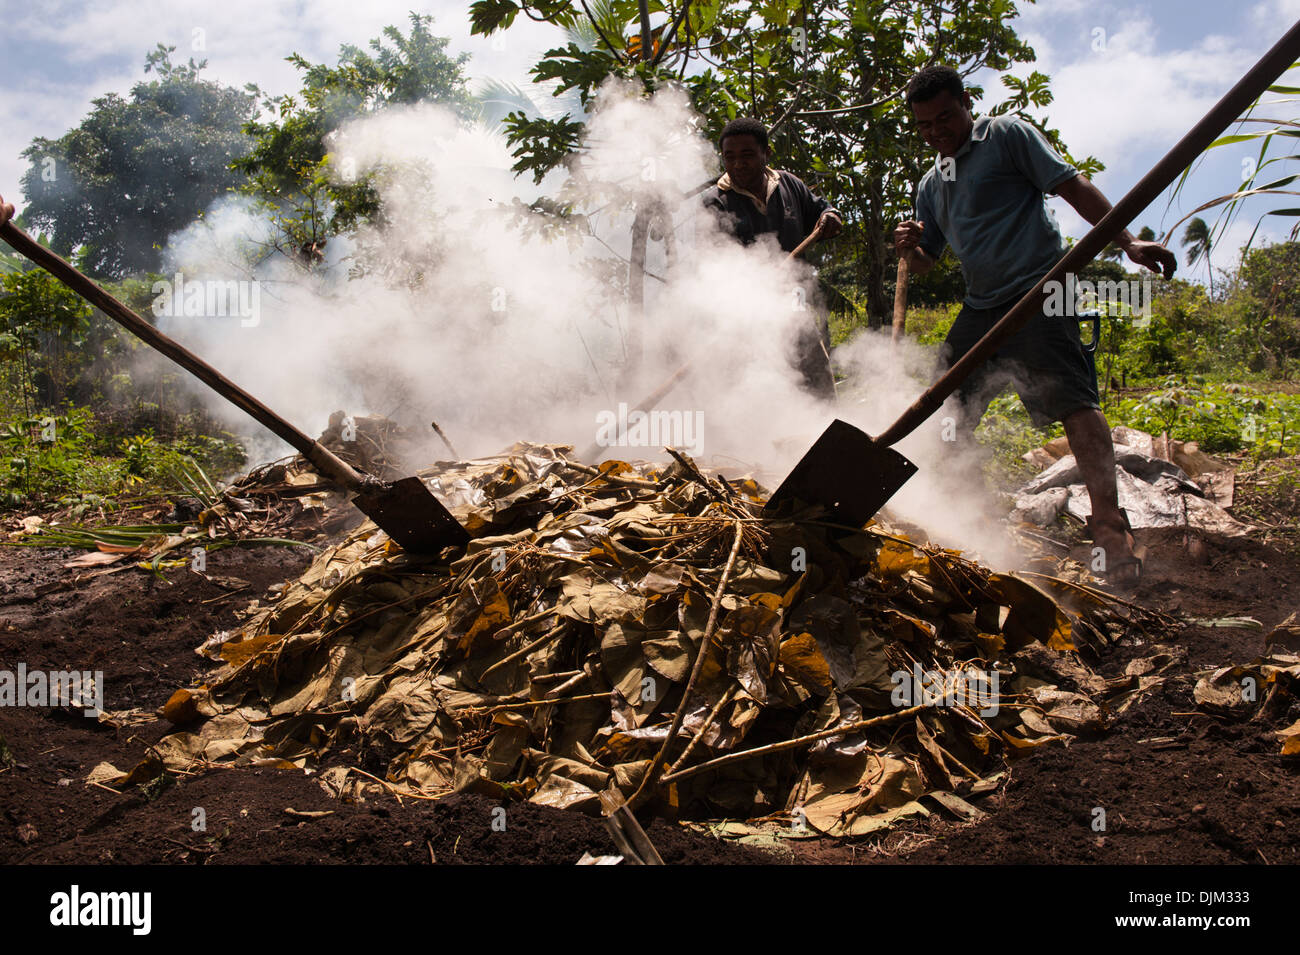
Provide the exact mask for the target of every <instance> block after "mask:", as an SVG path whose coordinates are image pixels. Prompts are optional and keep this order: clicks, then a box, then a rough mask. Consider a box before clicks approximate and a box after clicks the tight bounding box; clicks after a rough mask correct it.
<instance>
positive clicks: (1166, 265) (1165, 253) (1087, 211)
mask: <svg viewBox="0 0 1300 955" xmlns="http://www.w3.org/2000/svg"><path fill="white" fill-rule="evenodd" d="M1056 194H1057V195H1058V196H1060V197H1061V198H1062V199H1064V200H1065V201H1066V202H1068V203H1069V204H1070V205H1071V206H1073V207H1074V211H1075V212H1077V213H1079V215H1081V216H1083V218H1084V219H1085V220H1086V221H1087V222H1088V224H1089V225H1096V224H1097V223H1098V222H1100V221H1101V220H1102V219H1103V218H1105V216H1106V213H1108V212H1110V200H1109V199H1107V198H1106V197H1105V196H1104V195H1103V194H1102V191H1101V190H1100V189H1098V188H1097V187H1096V186H1094V185H1093V184H1092V181H1091V180H1090V179H1088V177H1086V176H1083V175H1078V176H1075V177H1074V178H1073V179H1070V180H1068V181H1066V182H1064V183H1062V184H1061V185H1060V186H1059V187H1058V188H1057V190H1056ZM1115 244H1116V245H1118V246H1119V247H1120V248H1121V249H1123V250H1124V251H1125V252H1127V253H1128V257H1129V258H1130V259H1132V260H1133V262H1135V263H1136V264H1138V265H1141V266H1144V267H1145V268H1148V269H1150V270H1151V271H1152V272H1160V273H1162V274H1163V275H1164V277H1165V278H1167V279H1168V278H1173V275H1174V270H1175V269H1176V268H1178V259H1177V258H1176V257H1175V256H1174V254H1173V253H1172V252H1170V251H1169V250H1168V249H1166V248H1165V247H1164V246H1163V245H1161V244H1160V243H1159V242H1146V241H1143V240H1142V239H1135V238H1134V237H1133V233H1131V232H1129V231H1128V229H1125V230H1124V231H1123V232H1121V233H1120V234H1119V237H1118V238H1116V239H1115Z"/></svg>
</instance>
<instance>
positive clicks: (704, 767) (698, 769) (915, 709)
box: [659, 703, 935, 784]
mask: <svg viewBox="0 0 1300 955" xmlns="http://www.w3.org/2000/svg"><path fill="white" fill-rule="evenodd" d="M934 705H935V704H933V703H927V704H922V705H920V706H909V707H908V708H907V709H905V710H898V711H896V712H894V713H886V714H885V715H884V716H874V717H872V718H871V719H869V720H858V721H857V722H856V723H846V724H844V725H843V726H832V727H831V728H830V729H826V730H822V731H821V732H819V733H809V734H808V735H807V736H800V737H797V738H795V739H787V740H783V741H782V742H780V743H769V744H768V745H767V746H757V747H755V748H754V749H747V750H743V751H741V752H739V753H728V754H727V755H726V756H719V757H718V758H717V759H711V760H709V761H708V762H706V763H698V764H697V765H695V766H689V767H687V768H686V769H683V770H680V771H679V772H675V773H669V774H668V775H667V776H664V777H663V778H662V779H660V780H659V782H660V784H664V783H675V782H678V781H679V780H682V779H688V778H689V777H691V776H695V775H697V774H699V773H703V772H707V771H708V770H710V769H717V768H718V767H720V766H725V765H727V764H728V763H738V762H741V761H742V760H746V759H749V758H751V757H753V756H766V755H767V754H769V753H781V752H784V751H785V750H787V749H798V748H799V747H800V746H803V745H805V744H806V743H815V742H817V741H818V740H819V739H830V738H831V737H832V736H847V735H848V734H849V733H856V732H858V731H859V730H864V729H869V728H871V727H872V726H880V725H881V724H883V723H888V722H890V721H892V720H897V719H901V718H902V717H904V716H910V715H912V714H913V713H920V712H921V711H922V710H928V709H933V708H934Z"/></svg>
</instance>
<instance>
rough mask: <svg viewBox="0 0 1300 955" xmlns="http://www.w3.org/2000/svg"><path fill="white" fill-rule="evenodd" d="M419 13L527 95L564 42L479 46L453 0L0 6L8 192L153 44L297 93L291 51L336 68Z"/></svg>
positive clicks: (120, 0)
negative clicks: (36, 141)
mask: <svg viewBox="0 0 1300 955" xmlns="http://www.w3.org/2000/svg"><path fill="white" fill-rule="evenodd" d="M413 8H414V9H415V10H416V12H419V13H431V14H433V16H434V22H433V32H434V33H435V35H438V36H446V37H448V38H449V39H450V41H451V42H450V44H449V46H448V53H449V54H451V55H453V56H454V55H456V54H458V53H462V52H464V53H469V54H470V55H471V59H470V61H469V63H468V64H467V65H466V74H467V76H468V77H470V78H471V79H477V78H482V77H487V76H491V77H494V78H498V79H502V80H506V81H509V82H513V83H516V84H518V85H520V86H527V84H528V81H529V77H528V69H529V68H530V67H531V66H532V65H533V63H535V62H536V61H537V60H538V59H539V58H540V57H541V54H542V53H543V52H544V51H545V50H546V49H548V48H549V47H550V46H552V45H556V37H557V35H558V32H557V31H556V30H555V29H554V28H553V27H549V26H546V25H544V24H538V23H534V22H532V21H530V20H528V19H527V18H526V17H519V18H518V19H517V20H516V22H515V24H514V25H513V26H512V27H511V28H510V29H509V30H508V31H505V32H504V33H501V34H499V35H498V36H496V37H495V38H492V39H489V38H486V37H471V36H470V33H469V15H468V6H467V5H466V4H464V3H455V2H451V0H436V2H427V0H426V2H424V3H418V4H417V3H412V2H411V0H368V2H366V3H357V2H355V0H312V2H311V3H310V4H305V3H285V2H266V0H223V2H222V3H220V4H214V3H211V2H210V0H46V2H42V3H40V4H24V5H22V6H19V5H18V4H17V3H16V2H10V0H0V22H4V23H5V39H6V47H7V53H6V56H7V58H8V61H9V62H8V63H7V64H6V66H5V67H4V68H0V71H3V72H0V75H3V76H5V78H6V84H5V85H6V96H5V97H4V99H3V101H0V124H2V125H0V128H3V129H4V130H5V146H4V148H3V150H0V194H2V195H5V196H6V197H9V198H13V199H20V198H21V197H20V195H19V189H18V182H19V179H20V178H21V176H22V174H23V172H24V171H25V170H26V168H27V167H26V164H25V163H24V162H22V161H21V160H20V159H19V158H18V153H19V152H21V150H22V149H23V148H25V147H26V146H27V144H28V143H30V142H31V140H32V138H33V137H35V136H48V137H51V138H55V137H58V136H60V135H62V134H63V133H64V132H65V131H67V130H68V129H70V128H72V127H73V126H75V125H76V124H77V123H79V122H80V121H81V119H82V117H84V116H85V115H86V113H87V112H89V110H90V109H91V100H92V99H93V98H95V97H97V96H101V95H103V94H104V93H107V92H110V91H111V92H118V93H122V94H125V93H127V92H128V91H129V90H130V88H131V86H132V85H133V84H135V83H136V82H139V81H140V80H142V79H144V78H145V77H144V74H143V73H142V67H143V64H144V57H145V54H146V53H147V52H149V50H151V49H152V48H153V46H154V44H155V43H158V42H163V43H165V44H167V45H174V46H175V47H176V52H175V54H174V55H173V59H175V60H178V61H182V62H183V61H184V60H186V59H189V58H191V57H193V58H194V59H196V60H203V59H206V60H207V61H208V68H207V70H206V71H205V73H204V75H205V76H207V77H208V78H210V79H213V80H216V81H218V82H222V83H226V84H229V85H232V86H236V87H241V88H242V87H243V86H244V84H246V83H249V82H253V83H256V84H258V85H259V86H260V87H261V88H262V89H263V90H264V91H266V92H268V93H270V94H272V95H276V94H281V93H289V92H293V91H295V90H297V89H298V86H299V73H298V71H297V70H296V69H294V67H293V66H292V65H291V64H289V63H287V62H285V59H284V58H285V57H287V56H288V55H289V54H290V53H301V54H302V55H303V56H304V57H306V58H307V59H308V60H310V61H312V62H327V63H331V64H332V63H334V62H335V60H336V57H337V54H338V49H339V47H340V46H341V45H342V44H344V43H350V44H353V45H356V46H359V47H362V48H364V47H365V46H366V44H367V43H368V42H369V41H370V40H371V39H372V38H374V37H377V36H379V35H380V32H381V31H382V30H383V28H384V27H386V26H388V25H395V26H397V27H399V28H401V29H402V30H403V31H405V30H406V29H407V28H408V27H409V13H410V11H411V10H412V9H413ZM29 51H31V52H29ZM36 51H39V52H36ZM19 77H22V78H23V79H21V80H20V79H19ZM545 98H546V97H539V99H545Z"/></svg>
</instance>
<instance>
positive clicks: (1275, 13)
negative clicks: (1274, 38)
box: [1250, 0, 1300, 26]
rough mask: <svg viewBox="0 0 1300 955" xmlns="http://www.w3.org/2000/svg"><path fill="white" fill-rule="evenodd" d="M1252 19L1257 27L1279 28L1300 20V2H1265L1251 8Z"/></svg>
mask: <svg viewBox="0 0 1300 955" xmlns="http://www.w3.org/2000/svg"><path fill="white" fill-rule="evenodd" d="M1250 18H1251V20H1253V21H1254V22H1255V25H1256V26H1278V25H1280V24H1283V23H1286V22H1287V21H1295V20H1298V19H1300V0H1264V2H1263V3H1257V4H1255V6H1253V7H1251V10H1250Z"/></svg>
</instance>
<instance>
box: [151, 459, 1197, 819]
mask: <svg viewBox="0 0 1300 955" xmlns="http://www.w3.org/2000/svg"><path fill="white" fill-rule="evenodd" d="M567 453H568V449H567V448H558V447H552V446H539V445H527V444H519V445H516V446H514V447H513V448H511V449H510V450H509V451H507V452H505V453H503V454H502V455H499V456H496V457H493V458H488V459H482V460H478V461H474V462H469V463H467V464H462V465H457V466H456V467H455V468H452V469H448V470H442V471H439V472H436V473H431V472H427V473H426V478H427V479H428V480H429V483H430V486H431V487H432V489H433V490H434V492H435V493H437V494H438V495H439V497H440V498H441V499H442V500H443V501H444V502H446V503H447V504H448V506H449V507H450V508H451V509H452V511H453V512H454V513H455V514H456V516H457V518H458V519H459V520H461V522H462V523H463V524H465V526H466V527H467V528H469V530H470V531H471V533H472V534H474V535H475V537H474V540H473V541H472V542H471V544H470V545H469V546H468V548H467V549H465V550H463V551H459V550H458V551H448V552H445V553H444V554H443V555H442V556H441V557H439V558H432V557H417V556H412V555H408V554H406V553H404V552H402V551H401V550H400V549H399V548H397V547H396V546H395V545H393V544H392V543H391V542H390V541H389V540H388V539H387V537H386V535H384V534H383V533H382V532H379V531H377V530H376V529H375V527H374V525H373V524H370V523H368V522H367V523H366V524H364V525H362V526H361V528H360V529H359V530H358V531H357V532H355V533H354V534H353V535H352V536H351V537H350V538H348V539H346V540H345V541H344V542H343V543H341V544H340V545H338V546H337V547H334V548H333V549H330V550H328V551H326V552H324V553H322V554H321V555H319V556H318V557H317V559H316V560H315V562H314V563H313V564H312V566H311V567H310V569H309V570H308V571H307V572H306V573H305V574H304V575H303V576H302V577H301V578H300V579H299V580H298V581H296V582H294V583H292V584H290V585H289V586H288V587H287V588H285V589H284V591H283V592H282V593H281V594H280V595H279V597H278V599H277V600H275V602H274V603H273V604H271V605H269V606H259V605H257V604H254V605H253V607H251V608H250V610H249V612H248V617H247V619H246V622H245V624H244V626H243V627H242V628H241V629H240V630H238V631H237V632H235V633H234V634H233V635H222V636H223V637H224V636H228V637H229V638H228V639H221V638H214V639H213V640H211V641H209V642H208V644H206V645H205V646H204V647H203V648H202V649H201V651H200V652H202V653H204V654H206V655H208V656H210V657H212V658H214V659H218V660H221V661H223V662H224V663H225V664H227V666H226V667H224V668H223V669H222V670H220V671H219V672H218V674H217V677H216V678H215V679H214V680H212V681H211V683H210V684H209V685H206V686H202V687H195V688H191V689H187V690H182V691H179V692H178V693H177V694H176V695H175V696H173V698H172V699H171V700H170V701H169V702H168V704H167V706H166V707H165V709H164V716H165V717H166V718H167V719H169V720H170V721H171V722H172V723H173V724H176V731H175V732H173V733H172V734H171V735H169V736H167V737H165V738H164V739H163V740H162V741H161V742H160V743H159V744H158V746H157V747H156V749H155V750H154V753H153V755H152V756H151V758H150V761H149V762H150V766H149V767H144V766H142V767H137V770H136V772H134V773H132V774H131V775H132V781H135V780H138V779H139V778H141V777H142V775H148V773H149V772H153V773H155V774H156V773H157V772H158V771H160V770H162V769H164V768H168V769H184V770H190V771H193V770H195V769H198V768H202V767H205V766H212V765H228V764H230V763H232V762H242V763H248V762H257V763H262V764H266V765H279V766H283V767H285V768H290V767H299V768H311V769H313V770H317V769H322V768H323V771H322V772H321V778H322V782H323V784H325V785H327V786H328V787H329V788H330V789H331V791H333V792H335V793H336V794H339V795H342V796H349V797H351V796H355V795H358V794H359V793H360V792H363V791H365V790H366V789H367V788H373V787H374V786H376V785H382V786H384V787H387V788H388V789H390V790H391V791H395V792H398V793H400V794H401V795H403V796H405V795H408V794H409V795H412V796H416V797H420V796H426V797H429V796H438V795H441V794H444V793H447V792H450V791H453V790H465V789H471V790H476V791H482V792H490V793H494V794H498V795H503V796H509V797H512V798H519V799H528V800H531V801H533V802H538V803H543V804H547V805H552V806H560V807H568V808H577V809H581V810H586V811H593V812H594V811H599V806H600V800H599V798H598V795H599V794H600V793H601V792H602V791H605V790H611V789H613V790H617V791H618V792H619V793H620V794H621V796H622V798H624V799H626V800H628V801H630V802H631V803H632V804H633V805H647V806H653V807H654V808H655V809H657V810H658V811H662V812H667V813H677V814H680V815H685V816H694V817H696V818H699V817H706V818H718V817H723V816H725V817H731V818H736V817H743V818H757V817H763V816H768V815H771V814H773V813H790V814H796V815H798V816H801V817H802V818H804V819H806V820H807V822H808V824H809V825H810V826H811V827H813V828H814V829H815V830H816V831H820V832H826V833H832V834H837V835H843V834H861V833H864V832H869V831H872V830H874V829H878V828H880V827H881V826H884V825H888V824H889V823H890V822H891V821H892V820H894V819H897V818H900V817H902V816H906V815H910V814H915V813H925V812H927V809H926V808H925V806H924V805H923V804H922V803H921V802H920V800H921V799H922V797H924V796H926V795H934V796H935V799H936V800H937V801H938V802H940V803H941V804H943V805H945V806H947V807H948V808H950V809H953V808H954V807H956V810H955V811H963V809H962V807H965V808H966V809H969V808H970V807H969V806H967V805H966V803H965V802H964V801H963V800H962V799H961V798H960V797H961V796H962V795H967V796H969V795H971V794H972V793H975V794H978V793H981V792H986V791H989V790H990V789H992V788H994V787H996V785H997V783H998V780H999V779H1000V778H1001V774H1002V771H1003V769H1004V767H1005V760H1006V759H1007V758H1008V757H1012V756H1015V755H1017V754H1020V753H1022V752H1024V751H1028V750H1032V749H1033V748H1035V747H1037V746H1040V745H1043V744H1045V743H1052V742H1060V741H1068V740H1069V739H1070V738H1071V737H1072V736H1075V735H1080V734H1087V733H1093V732H1098V731H1100V730H1103V729H1104V728H1105V727H1106V726H1107V725H1108V724H1109V722H1110V721H1111V720H1112V719H1114V717H1115V716H1116V714H1117V713H1118V712H1120V711H1122V710H1123V709H1125V708H1127V706H1129V705H1131V704H1132V702H1133V701H1134V700H1136V699H1137V697H1138V695H1139V694H1141V693H1142V692H1144V691H1146V690H1148V689H1149V688H1150V687H1151V686H1152V685H1154V684H1156V683H1158V682H1159V681H1160V680H1161V676H1160V673H1161V671H1162V670H1163V669H1165V668H1166V667H1167V666H1168V665H1169V664H1170V663H1171V662H1172V661H1173V660H1174V659H1175V655H1174V654H1172V653H1166V652H1164V650H1163V649H1162V648H1159V647H1157V648H1155V649H1156V652H1155V655H1154V656H1152V657H1150V658H1147V659H1146V660H1144V661H1135V662H1136V663H1138V664H1139V665H1138V666H1137V667H1136V668H1134V667H1130V672H1129V673H1128V674H1126V675H1125V676H1124V677H1121V678H1118V679H1115V680H1110V681H1106V680H1103V679H1102V678H1101V677H1099V676H1098V675H1096V674H1095V673H1093V672H1092V671H1091V670H1090V669H1089V668H1088V667H1087V666H1086V665H1085V664H1084V662H1083V660H1084V659H1085V657H1086V656H1087V655H1088V654H1089V653H1092V652H1095V651H1096V650H1098V649H1101V648H1102V647H1104V646H1105V645H1107V644H1109V643H1111V642H1113V641H1115V640H1117V639H1119V638H1120V637H1121V636H1123V635H1124V634H1134V633H1138V632H1145V633H1148V636H1149V631H1150V630H1151V629H1152V628H1158V627H1160V626H1162V625H1163V623H1164V622H1165V621H1164V620H1163V619H1162V618H1159V617H1157V616H1156V615H1153V614H1150V613H1148V612H1147V611H1144V610H1142V609H1141V608H1138V607H1136V606H1134V605H1132V604H1128V603H1125V602H1123V601H1120V600H1118V599H1115V598H1112V597H1110V596H1108V595H1106V594H1104V593H1102V592H1100V591H1098V590H1095V589H1092V588H1090V587H1088V586H1086V585H1084V584H1081V583H1076V582H1070V581H1066V580H1062V579H1059V578H1055V577H1049V576H1045V575H1039V574H1029V573H1022V574H1002V573H994V572H991V571H990V570H988V569H986V568H984V567H981V566H979V565H978V564H976V563H974V562H972V561H970V560H968V559H966V558H963V557H962V555H961V554H960V553H959V552H956V551H951V550H942V549H938V548H934V547H931V546H928V545H923V544H921V543H918V542H916V541H913V540H909V539H908V538H907V537H906V536H904V535H903V534H901V533H897V532H895V531H893V530H891V528H890V527H889V526H888V525H887V524H885V523H873V524H871V525H869V526H868V527H867V528H865V529H852V528H844V527H837V526H834V525H831V524H828V523H825V522H820V521H818V520H815V519H813V517H815V515H806V514H805V515H800V519H799V520H793V519H789V520H772V519H768V518H766V517H764V516H763V515H762V513H761V505H762V502H763V500H764V499H765V493H764V491H763V490H762V489H761V488H760V487H759V486H758V485H757V484H756V483H755V482H754V481H752V480H745V479H734V480H727V479H724V478H721V477H706V476H705V475H703V474H701V473H700V471H699V470H698V469H697V468H696V467H695V465H694V464H693V463H692V462H691V461H690V459H688V458H684V457H680V456H678V457H677V459H676V463H674V464H672V465H671V466H667V467H661V466H653V465H644V466H638V467H634V466H632V465H630V464H626V463H623V462H606V463H605V464H604V465H602V466H601V468H600V469H599V471H598V470H597V469H594V468H590V467H587V466H585V465H581V464H578V463H575V462H573V461H570V460H568V459H567V457H566V454H567ZM1080 651H1082V654H1081V652H1080ZM344 750H348V751H349V752H357V753H360V757H359V759H358V758H357V757H351V759H352V761H354V762H356V761H359V762H360V766H357V767H353V766H350V765H342V764H340V761H339V760H338V759H333V760H332V757H334V756H337V754H339V753H341V752H343V751H344Z"/></svg>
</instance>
